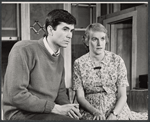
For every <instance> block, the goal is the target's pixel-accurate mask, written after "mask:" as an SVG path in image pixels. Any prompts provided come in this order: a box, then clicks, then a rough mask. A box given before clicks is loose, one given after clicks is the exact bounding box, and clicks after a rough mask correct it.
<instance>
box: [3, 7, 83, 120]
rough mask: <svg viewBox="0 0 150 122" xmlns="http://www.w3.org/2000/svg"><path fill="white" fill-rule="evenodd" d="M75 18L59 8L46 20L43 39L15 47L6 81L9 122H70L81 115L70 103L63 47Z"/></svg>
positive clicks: (9, 61)
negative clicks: (61, 51) (62, 52)
mask: <svg viewBox="0 0 150 122" xmlns="http://www.w3.org/2000/svg"><path fill="white" fill-rule="evenodd" d="M75 24H76V19H75V18H74V17H73V16H72V15H71V14H70V13H68V12H67V11H65V10H62V9H56V10H53V11H51V12H50V13H49V14H48V15H47V18H46V21H45V28H46V34H45V36H44V38H42V39H40V40H30V41H29V40H25V41H20V42H18V43H16V44H15V45H14V47H13V48H12V50H11V52H10V54H9V59H8V66H7V69H6V74H5V78H4V79H5V81H4V118H5V119H6V120H69V119H70V120H71V119H72V118H75V119H79V118H80V117H81V114H80V113H79V109H78V106H77V104H70V102H69V100H68V97H67V95H66V88H65V81H64V59H63V57H62V55H61V54H60V47H63V48H65V47H67V45H68V43H69V42H70V41H71V38H72V32H73V30H74V25H75Z"/></svg>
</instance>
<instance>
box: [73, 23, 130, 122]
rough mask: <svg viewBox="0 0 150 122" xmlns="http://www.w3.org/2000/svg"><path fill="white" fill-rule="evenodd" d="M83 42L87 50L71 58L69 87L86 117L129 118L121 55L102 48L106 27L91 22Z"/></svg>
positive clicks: (104, 41)
mask: <svg viewBox="0 0 150 122" xmlns="http://www.w3.org/2000/svg"><path fill="white" fill-rule="evenodd" d="M84 42H85V43H86V45H87V46H88V47H89V52H88V53H87V54H85V55H83V56H81V57H80V58H78V59H76V60H75V62H74V73H73V90H75V91H76V95H77V101H78V103H79V105H80V107H81V109H80V111H81V113H82V116H83V118H82V119H86V120H106V119H107V120H129V119H131V114H130V109H129V107H128V105H127V103H126V101H127V95H126V87H127V86H129V84H128V80H127V70H126V67H125V63H124V61H123V60H122V58H121V57H120V56H118V55H116V54H114V53H112V52H109V51H106V50H105V46H106V43H108V36H107V30H106V28H105V27H104V26H103V25H102V24H100V23H93V24H91V25H89V26H88V27H87V28H86V31H85V36H84Z"/></svg>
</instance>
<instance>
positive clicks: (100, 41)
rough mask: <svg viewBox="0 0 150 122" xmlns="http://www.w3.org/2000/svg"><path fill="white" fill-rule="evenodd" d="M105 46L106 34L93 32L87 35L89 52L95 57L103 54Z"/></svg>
mask: <svg viewBox="0 0 150 122" xmlns="http://www.w3.org/2000/svg"><path fill="white" fill-rule="evenodd" d="M105 45H106V33H104V32H98V31H96V32H93V31H91V32H90V34H89V50H90V52H91V53H93V54H95V55H100V54H102V53H104V50H105Z"/></svg>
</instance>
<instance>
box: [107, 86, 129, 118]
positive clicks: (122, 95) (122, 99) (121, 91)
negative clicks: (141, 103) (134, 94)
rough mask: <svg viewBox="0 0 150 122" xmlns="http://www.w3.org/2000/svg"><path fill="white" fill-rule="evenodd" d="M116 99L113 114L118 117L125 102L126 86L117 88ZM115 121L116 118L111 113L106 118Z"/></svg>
mask: <svg viewBox="0 0 150 122" xmlns="http://www.w3.org/2000/svg"><path fill="white" fill-rule="evenodd" d="M117 99H118V100H117V103H116V106H115V108H114V110H113V112H114V113H116V114H117V115H118V114H119V113H120V112H121V110H122V108H123V107H124V105H125V103H126V101H127V95H126V86H118V96H117ZM115 119H116V116H115V115H114V114H113V113H111V114H110V115H109V117H108V118H107V120H115Z"/></svg>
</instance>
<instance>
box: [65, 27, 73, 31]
mask: <svg viewBox="0 0 150 122" xmlns="http://www.w3.org/2000/svg"><path fill="white" fill-rule="evenodd" d="M63 28H66V29H70V28H69V27H67V26H64V27H63ZM71 31H74V28H73V29H71Z"/></svg>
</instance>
